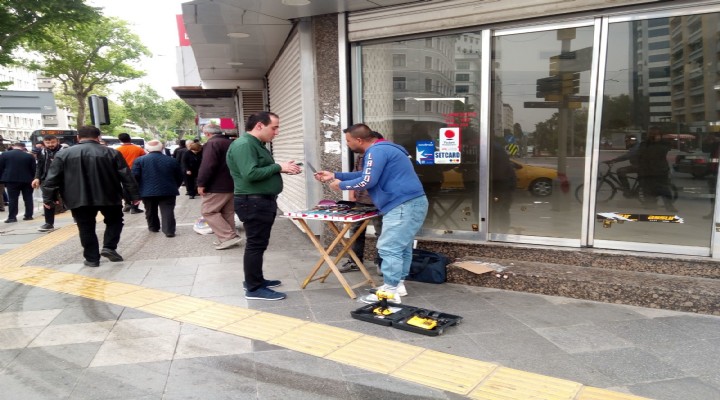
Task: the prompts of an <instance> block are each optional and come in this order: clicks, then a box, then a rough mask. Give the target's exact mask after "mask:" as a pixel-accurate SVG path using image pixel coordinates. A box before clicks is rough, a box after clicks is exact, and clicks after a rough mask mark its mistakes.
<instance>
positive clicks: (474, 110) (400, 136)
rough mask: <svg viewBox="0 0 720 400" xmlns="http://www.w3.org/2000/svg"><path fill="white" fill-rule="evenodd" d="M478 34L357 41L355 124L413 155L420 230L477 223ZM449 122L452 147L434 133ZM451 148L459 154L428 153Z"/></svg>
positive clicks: (461, 227)
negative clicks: (358, 118)
mask: <svg viewBox="0 0 720 400" xmlns="http://www.w3.org/2000/svg"><path fill="white" fill-rule="evenodd" d="M480 36H481V35H480V33H464V34H459V35H446V36H438V37H434V38H426V39H417V40H403V41H398V42H392V43H383V44H375V45H370V46H363V47H362V54H361V57H362V65H363V70H362V82H363V87H362V101H363V104H362V106H363V122H365V123H366V124H368V125H369V126H370V127H371V128H372V129H375V130H377V131H379V132H380V133H382V134H384V135H385V137H386V138H387V139H389V140H391V141H394V142H395V143H398V144H400V145H402V146H403V147H405V149H406V150H407V151H408V153H410V155H411V156H412V157H413V163H414V166H415V171H416V172H417V174H418V176H419V177H420V180H421V182H422V183H423V186H424V188H425V191H426V193H427V196H428V200H429V203H430V204H429V210H428V217H427V219H426V221H425V224H424V228H426V229H438V230H443V231H455V230H457V231H473V230H478V229H479V228H478V224H479V220H480V217H479V213H478V209H479V197H478V196H479V187H478V182H479V167H478V148H479V143H480V138H479V132H480V129H479V120H478V113H479V110H480V46H481V41H480ZM449 127H454V128H458V129H459V137H457V138H456V142H455V143H456V146H455V147H453V145H452V143H451V142H452V141H449V140H445V139H444V136H443V133H442V132H443V131H441V130H442V129H444V128H449ZM453 150H454V153H459V157H456V158H453V159H436V158H435V157H434V156H435V152H436V151H441V152H445V153H451V152H453Z"/></svg>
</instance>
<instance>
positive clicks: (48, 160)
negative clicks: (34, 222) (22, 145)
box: [32, 135, 62, 232]
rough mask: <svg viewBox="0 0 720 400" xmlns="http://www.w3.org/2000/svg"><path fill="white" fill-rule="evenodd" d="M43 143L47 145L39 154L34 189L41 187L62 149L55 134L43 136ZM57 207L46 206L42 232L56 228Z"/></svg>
mask: <svg viewBox="0 0 720 400" xmlns="http://www.w3.org/2000/svg"><path fill="white" fill-rule="evenodd" d="M43 144H44V145H45V147H43V148H42V149H40V152H39V153H38V155H37V166H36V167H35V179H34V180H33V181H32V187H33V189H38V188H39V187H40V185H41V184H42V182H43V181H44V180H45V177H46V176H47V173H48V171H49V170H50V164H52V161H53V160H54V159H55V155H56V154H57V152H58V151H60V150H61V149H62V147H60V142H59V141H58V138H57V136H55V135H45V136H43ZM61 201H62V200H61ZM43 208H44V207H43ZM55 209H56V207H51V208H44V212H45V214H44V216H45V224H44V225H43V226H41V227H40V228H39V229H38V230H39V231H40V232H47V231H51V230H53V229H55Z"/></svg>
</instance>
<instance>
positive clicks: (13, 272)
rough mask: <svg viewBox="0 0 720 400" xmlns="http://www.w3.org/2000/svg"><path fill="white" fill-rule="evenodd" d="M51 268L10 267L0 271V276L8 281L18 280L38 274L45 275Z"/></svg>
mask: <svg viewBox="0 0 720 400" xmlns="http://www.w3.org/2000/svg"><path fill="white" fill-rule="evenodd" d="M50 271H53V270H51V269H47V268H27V267H25V268H10V269H7V270H2V271H0V278H2V279H5V280H8V281H18V280H20V279H27V278H32V277H33V276H38V275H47V274H48V273H49V272H50Z"/></svg>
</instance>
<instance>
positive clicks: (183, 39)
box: [175, 14, 190, 46]
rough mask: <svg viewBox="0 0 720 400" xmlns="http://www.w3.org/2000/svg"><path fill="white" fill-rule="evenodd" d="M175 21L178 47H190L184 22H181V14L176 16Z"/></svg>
mask: <svg viewBox="0 0 720 400" xmlns="http://www.w3.org/2000/svg"><path fill="white" fill-rule="evenodd" d="M175 20H176V21H177V27H178V38H179V39H180V46H190V37H189V36H188V34H187V31H186V30H185V22H184V21H183V16H182V14H178V15H176V16H175Z"/></svg>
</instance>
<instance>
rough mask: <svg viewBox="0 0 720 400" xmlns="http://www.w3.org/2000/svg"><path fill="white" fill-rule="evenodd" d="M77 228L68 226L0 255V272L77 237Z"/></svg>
mask: <svg viewBox="0 0 720 400" xmlns="http://www.w3.org/2000/svg"><path fill="white" fill-rule="evenodd" d="M77 232H78V230H77V226H76V225H74V224H73V225H68V226H65V227H62V228H60V229H57V230H54V231H52V232H50V233H48V234H46V235H43V236H41V237H39V238H37V239H35V240H33V241H31V242H29V243H26V244H24V245H22V246H20V247H16V248H14V249H12V250H10V251H8V252H7V253H4V254H0V270H2V269H5V268H11V267H20V266H23V265H25V264H26V263H27V262H28V261H30V260H32V259H33V258H35V257H37V256H39V255H41V254H43V253H44V252H46V251H48V250H50V249H52V248H53V247H55V246H57V245H58V244H60V243H62V242H64V241H66V240H68V239H70V238H72V237H74V236H76V235H77Z"/></svg>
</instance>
